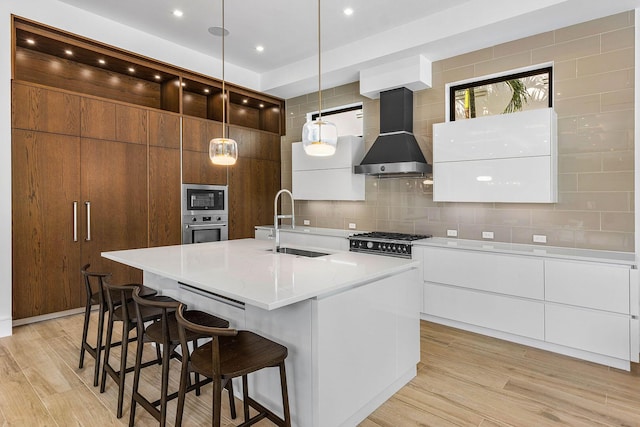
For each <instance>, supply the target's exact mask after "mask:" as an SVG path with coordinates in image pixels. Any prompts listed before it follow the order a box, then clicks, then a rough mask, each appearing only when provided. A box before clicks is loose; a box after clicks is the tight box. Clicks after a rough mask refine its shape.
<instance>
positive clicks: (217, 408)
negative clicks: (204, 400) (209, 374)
mask: <svg viewBox="0 0 640 427" xmlns="http://www.w3.org/2000/svg"><path fill="white" fill-rule="evenodd" d="M221 412H222V381H220V377H217V378H214V379H213V422H212V426H213V427H220V423H221V418H222V414H221Z"/></svg>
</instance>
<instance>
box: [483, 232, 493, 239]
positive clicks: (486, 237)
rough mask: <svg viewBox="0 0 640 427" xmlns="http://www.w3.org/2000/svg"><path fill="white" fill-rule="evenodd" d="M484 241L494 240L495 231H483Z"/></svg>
mask: <svg viewBox="0 0 640 427" xmlns="http://www.w3.org/2000/svg"><path fill="white" fill-rule="evenodd" d="M482 238H483V239H493V231H483V232H482Z"/></svg>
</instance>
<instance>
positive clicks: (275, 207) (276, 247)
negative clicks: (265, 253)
mask: <svg viewBox="0 0 640 427" xmlns="http://www.w3.org/2000/svg"><path fill="white" fill-rule="evenodd" d="M282 193H287V194H288V195H289V197H291V215H278V199H279V198H280V195H281V194H282ZM286 218H291V228H296V207H295V200H294V199H293V194H291V191H289V190H286V189H282V190H280V191H278V192H277V193H276V197H275V199H274V200H273V228H274V229H275V233H276V235H275V239H274V243H273V253H278V252H279V250H280V229H279V228H278V220H280V219H286Z"/></svg>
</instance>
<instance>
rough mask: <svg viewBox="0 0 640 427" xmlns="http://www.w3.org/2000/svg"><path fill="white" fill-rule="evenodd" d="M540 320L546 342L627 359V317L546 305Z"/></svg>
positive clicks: (628, 352)
mask: <svg viewBox="0 0 640 427" xmlns="http://www.w3.org/2000/svg"><path fill="white" fill-rule="evenodd" d="M544 322H545V339H546V341H548V342H550V343H554V344H560V345H564V346H568V347H572V348H577V349H580V350H585V351H589V352H592V353H598V354H604V355H606V356H611V357H615V358H618V359H626V360H629V355H630V348H629V316H625V315H621V314H616V313H609V312H605V311H600V310H591V309H584V308H578V307H568V306H560V305H555V304H547V306H546V308H545V316H544Z"/></svg>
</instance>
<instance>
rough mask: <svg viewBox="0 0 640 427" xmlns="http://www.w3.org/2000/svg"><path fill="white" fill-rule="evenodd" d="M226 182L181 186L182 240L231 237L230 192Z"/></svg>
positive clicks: (211, 240)
mask: <svg viewBox="0 0 640 427" xmlns="http://www.w3.org/2000/svg"><path fill="white" fill-rule="evenodd" d="M228 189H229V187H227V186H226V185H202V184H183V185H182V243H183V244H188V243H204V242H219V241H223V240H228V239H229V195H228Z"/></svg>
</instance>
